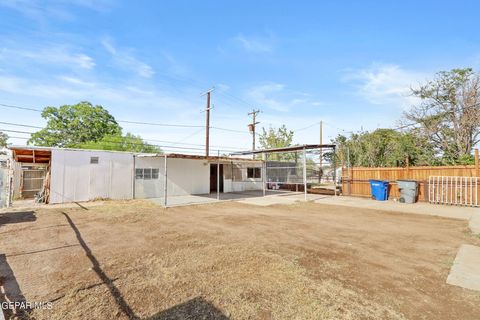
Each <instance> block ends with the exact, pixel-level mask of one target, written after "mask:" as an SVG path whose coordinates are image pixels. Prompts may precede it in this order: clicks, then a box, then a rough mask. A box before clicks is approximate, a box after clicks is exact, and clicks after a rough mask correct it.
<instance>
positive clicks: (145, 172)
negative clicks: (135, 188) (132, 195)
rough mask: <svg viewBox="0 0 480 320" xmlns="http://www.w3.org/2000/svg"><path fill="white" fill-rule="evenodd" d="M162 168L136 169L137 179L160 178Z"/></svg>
mask: <svg viewBox="0 0 480 320" xmlns="http://www.w3.org/2000/svg"><path fill="white" fill-rule="evenodd" d="M159 174H160V169H158V168H138V169H135V179H138V180H152V179H158V177H159Z"/></svg>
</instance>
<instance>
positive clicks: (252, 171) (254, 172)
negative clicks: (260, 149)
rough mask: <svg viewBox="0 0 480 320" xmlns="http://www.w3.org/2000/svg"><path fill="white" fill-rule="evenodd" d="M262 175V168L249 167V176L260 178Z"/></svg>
mask: <svg viewBox="0 0 480 320" xmlns="http://www.w3.org/2000/svg"><path fill="white" fill-rule="evenodd" d="M261 177H262V170H261V168H247V178H249V179H251V178H253V179H259V178H261Z"/></svg>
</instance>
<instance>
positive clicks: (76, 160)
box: [50, 150, 133, 203]
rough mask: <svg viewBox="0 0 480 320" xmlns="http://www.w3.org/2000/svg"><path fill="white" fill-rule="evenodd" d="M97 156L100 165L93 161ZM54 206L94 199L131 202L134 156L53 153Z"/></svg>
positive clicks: (52, 196)
mask: <svg viewBox="0 0 480 320" xmlns="http://www.w3.org/2000/svg"><path fill="white" fill-rule="evenodd" d="M91 157H98V159H99V160H98V164H91V163H90V158H91ZM51 175H52V177H51V190H50V191H51V197H50V202H51V203H62V202H73V201H88V200H94V199H101V198H103V199H107V198H108V199H131V198H132V183H133V155H132V154H129V153H120V152H107V151H90V150H85V151H81V150H52V167H51Z"/></svg>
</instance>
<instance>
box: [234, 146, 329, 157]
mask: <svg viewBox="0 0 480 320" xmlns="http://www.w3.org/2000/svg"><path fill="white" fill-rule="evenodd" d="M335 148H336V145H335V144H303V145H298V146H291V147H283V148H273V149H262V150H249V151H239V152H233V153H230V155H249V154H261V153H275V152H288V151H298V150H303V149H305V150H311V149H335Z"/></svg>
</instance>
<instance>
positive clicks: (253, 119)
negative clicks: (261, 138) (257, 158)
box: [248, 109, 260, 151]
mask: <svg viewBox="0 0 480 320" xmlns="http://www.w3.org/2000/svg"><path fill="white" fill-rule="evenodd" d="M259 112H260V110H255V109H253V110H252V112H249V113H248V115H249V116H252V123H251V124H249V125H248V128H249V129H250V132H251V133H252V137H253V141H252V151H255V126H256V125H257V124H259V123H260V122H257V121H256V119H257V114H258V113H259Z"/></svg>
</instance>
